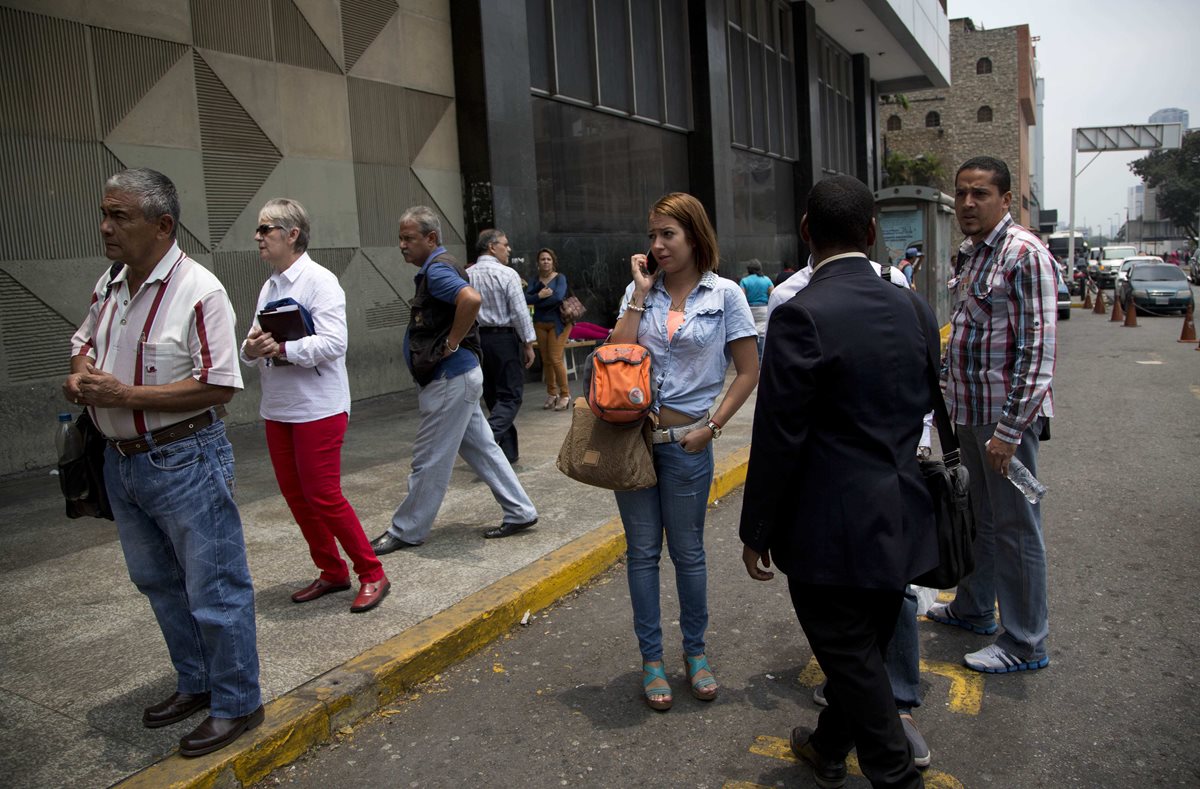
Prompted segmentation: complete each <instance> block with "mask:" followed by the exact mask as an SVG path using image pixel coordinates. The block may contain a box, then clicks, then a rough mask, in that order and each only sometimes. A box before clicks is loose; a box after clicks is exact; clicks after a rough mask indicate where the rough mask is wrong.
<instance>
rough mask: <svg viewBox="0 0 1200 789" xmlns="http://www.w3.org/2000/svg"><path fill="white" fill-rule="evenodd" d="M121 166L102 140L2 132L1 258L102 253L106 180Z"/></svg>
mask: <svg viewBox="0 0 1200 789" xmlns="http://www.w3.org/2000/svg"><path fill="white" fill-rule="evenodd" d="M121 169H122V167H121V163H120V162H118V161H117V160H116V158H115V157H113V155H112V154H111V153H109V151H108V149H107V148H105V147H104V145H103V144H102V143H99V142H77V141H74V140H63V139H56V138H54V137H41V138H35V137H26V136H24V135H7V134H0V216H2V217H4V220H3V221H0V260H54V259H57V258H81V257H101V256H102V255H103V254H104V247H103V245H102V244H101V242H100V230H99V224H100V214H99V208H100V199H101V197H102V194H103V188H104V181H105V179H106V178H108V176H110V175H112V174H113V173H115V172H117V171H118V170H121Z"/></svg>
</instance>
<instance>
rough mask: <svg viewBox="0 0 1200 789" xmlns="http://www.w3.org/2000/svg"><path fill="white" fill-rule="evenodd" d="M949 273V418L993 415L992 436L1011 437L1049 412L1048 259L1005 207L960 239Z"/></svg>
mask: <svg viewBox="0 0 1200 789" xmlns="http://www.w3.org/2000/svg"><path fill="white" fill-rule="evenodd" d="M955 273H956V276H955V278H954V279H952V280H951V281H950V287H951V289H952V290H953V292H954V298H955V304H954V312H953V314H952V315H951V317H950V344H949V347H948V349H947V351H946V363H945V367H944V368H943V371H942V374H943V377H944V378H945V379H946V404H947V406H948V410H949V412H950V418H951V419H952V420H953V421H954V422H955V423H956V424H961V425H989V424H992V423H993V422H994V423H996V432H995V436H996V437H997V438H999V439H1001V440H1002V441H1007V442H1009V443H1011V444H1018V443H1020V441H1021V434H1022V433H1023V432H1025V430H1026V429H1027V428H1028V427H1029V425H1030V424H1031V423H1032V422H1033V420H1034V419H1036V418H1037V417H1038V416H1054V405H1053V400H1052V398H1051V394H1050V382H1051V379H1052V378H1053V376H1054V355H1055V330H1056V328H1057V321H1058V279H1057V277H1058V275H1057V272H1056V269H1055V264H1054V258H1053V257H1052V256H1051V255H1050V252H1049V251H1048V250H1047V249H1046V247H1045V246H1044V245H1043V244H1042V242H1041V240H1040V239H1038V237H1037V236H1035V235H1034V234H1033V233H1030V232H1029V231H1028V230H1026V229H1025V228H1023V227H1021V226H1020V225H1018V224H1016V223H1015V222H1013V220H1012V217H1011V216H1010V215H1007V214H1006V215H1005V217H1004V219H1003V220H1001V221H1000V223H999V224H998V225H996V227H995V228H993V229H992V232H991V233H989V234H988V236H987V238H986V239H984V241H983V242H982V243H979V244H975V243H973V242H972V241H971V239H969V238H968V239H966V240H965V241H963V243H962V246H961V247H960V248H959V254H958V265H957V266H956V272H955Z"/></svg>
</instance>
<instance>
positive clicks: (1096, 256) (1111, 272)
mask: <svg viewBox="0 0 1200 789" xmlns="http://www.w3.org/2000/svg"><path fill="white" fill-rule="evenodd" d="M1137 253H1138V251H1137V247H1135V246H1132V245H1117V246H1107V247H1100V248H1098V249H1093V250H1092V251H1091V255H1092V259H1091V260H1090V261H1089V262H1088V273H1090V274H1091V275H1092V279H1093V280H1095V281H1096V284H1097V285H1099V286H1100V287H1102V288H1111V287H1114V286H1115V285H1116V281H1117V269H1119V268H1121V263H1122V262H1124V260H1125V258H1132V257H1137Z"/></svg>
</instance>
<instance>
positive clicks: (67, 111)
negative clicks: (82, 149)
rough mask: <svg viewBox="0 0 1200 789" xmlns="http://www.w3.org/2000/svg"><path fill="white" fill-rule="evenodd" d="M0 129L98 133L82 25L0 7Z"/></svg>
mask: <svg viewBox="0 0 1200 789" xmlns="http://www.w3.org/2000/svg"><path fill="white" fill-rule="evenodd" d="M0 133H3V134H13V133H15V134H31V135H37V136H51V137H58V138H65V139H70V140H94V139H96V112H95V107H94V104H93V102H92V95H91V76H90V74H89V73H88V63H87V33H86V28H84V26H83V25H81V24H78V23H75V22H67V21H65V20H62V19H52V18H51V17H48V16H40V15H38V14H30V13H26V12H23V11H13V10H11V9H8V8H0Z"/></svg>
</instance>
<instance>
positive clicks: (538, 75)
mask: <svg viewBox="0 0 1200 789" xmlns="http://www.w3.org/2000/svg"><path fill="white" fill-rule="evenodd" d="M525 24H526V26H527V27H528V28H529V84H530V85H531V86H532V87H534V88H536V89H538V90H544V91H546V92H547V93H549V92H550V91H551V90H553V89H554V87H553V86H552V85H551V84H550V74H551V73H552V72H553V65H554V64H553V63H552V62H551V60H550V53H551V50H550V6H549V0H527V1H526V3H525Z"/></svg>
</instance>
